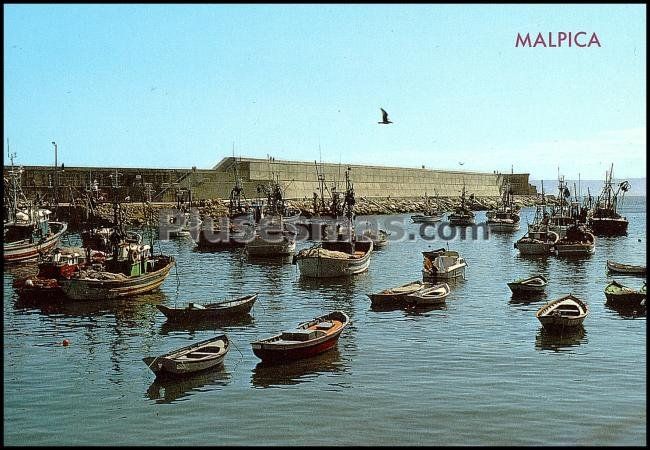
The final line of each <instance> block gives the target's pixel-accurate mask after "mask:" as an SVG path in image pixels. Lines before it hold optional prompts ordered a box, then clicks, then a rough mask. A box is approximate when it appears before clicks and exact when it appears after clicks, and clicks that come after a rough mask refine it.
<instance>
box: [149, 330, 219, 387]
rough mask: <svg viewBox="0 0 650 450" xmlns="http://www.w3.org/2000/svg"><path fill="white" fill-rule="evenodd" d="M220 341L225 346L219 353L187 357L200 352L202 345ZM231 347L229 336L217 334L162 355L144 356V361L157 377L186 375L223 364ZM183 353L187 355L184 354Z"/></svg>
mask: <svg viewBox="0 0 650 450" xmlns="http://www.w3.org/2000/svg"><path fill="white" fill-rule="evenodd" d="M219 341H221V342H222V344H223V347H222V348H221V349H220V350H219V352H218V353H214V355H209V354H208V355H207V356H206V357H202V356H199V355H196V354H195V357H194V358H188V357H187V356H189V355H191V354H192V353H193V352H200V351H201V347H204V346H206V345H207V344H210V343H215V342H219ZM229 349H230V343H229V341H228V338H227V337H226V336H225V335H222V336H216V337H214V338H212V339H209V340H207V341H203V342H199V343H196V344H193V345H189V346H187V347H183V348H181V349H178V350H175V351H173V352H170V353H167V354H165V355H162V356H148V357H145V358H142V361H144V363H145V364H146V365H147V367H149V368H150V369H151V371H152V372H153V373H155V374H156V376H157V377H164V376H173V377H177V376H184V375H185V376H186V375H193V374H195V373H200V372H205V371H207V370H210V369H213V368H215V367H217V366H219V365H221V364H223V361H224V359H225V357H226V355H227V354H228V350H229ZM183 354H185V355H186V356H182V355H183Z"/></svg>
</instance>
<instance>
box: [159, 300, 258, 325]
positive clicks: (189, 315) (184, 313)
mask: <svg viewBox="0 0 650 450" xmlns="http://www.w3.org/2000/svg"><path fill="white" fill-rule="evenodd" d="M256 299H257V294H253V295H245V296H243V297H239V298H236V299H234V300H226V301H223V302H220V303H208V304H205V305H200V304H198V303H192V302H190V303H189V305H187V306H186V307H185V308H170V307H168V306H165V305H156V308H158V309H159V310H160V312H162V313H163V314H164V315H165V317H167V320H169V321H173V322H200V321H204V320H218V319H221V318H224V317H233V316H240V315H244V314H248V313H249V312H250V310H251V308H252V307H253V304H254V303H255V300H256Z"/></svg>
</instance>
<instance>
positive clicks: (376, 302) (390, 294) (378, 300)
mask: <svg viewBox="0 0 650 450" xmlns="http://www.w3.org/2000/svg"><path fill="white" fill-rule="evenodd" d="M428 286H429V285H428V284H427V283H424V282H422V281H419V280H415V281H410V282H408V283H406V284H403V285H401V286H397V287H393V288H388V289H384V290H383V291H379V292H377V293H375V294H368V297H370V302H371V305H372V306H373V307H386V306H395V305H401V304H402V303H405V302H406V301H407V299H406V296H407V295H409V294H413V293H415V292H417V291H419V290H420V289H423V288H425V287H428Z"/></svg>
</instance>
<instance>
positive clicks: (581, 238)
mask: <svg viewBox="0 0 650 450" xmlns="http://www.w3.org/2000/svg"><path fill="white" fill-rule="evenodd" d="M595 250H596V237H595V236H594V235H593V233H591V232H590V231H589V230H588V229H587V228H586V227H585V226H584V225H580V224H575V225H572V226H571V227H569V228H568V229H567V230H566V232H565V235H564V237H563V238H560V239H559V240H558V241H557V242H556V243H555V252H556V254H557V255H558V256H571V255H574V256H581V255H590V254H592V253H594V251H595Z"/></svg>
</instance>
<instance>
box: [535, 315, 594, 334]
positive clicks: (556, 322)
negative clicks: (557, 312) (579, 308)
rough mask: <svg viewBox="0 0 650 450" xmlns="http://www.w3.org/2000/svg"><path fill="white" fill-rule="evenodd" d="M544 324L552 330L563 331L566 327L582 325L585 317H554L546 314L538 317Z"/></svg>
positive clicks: (573, 327) (571, 327)
mask: <svg viewBox="0 0 650 450" xmlns="http://www.w3.org/2000/svg"><path fill="white" fill-rule="evenodd" d="M538 319H539V321H540V323H541V324H542V326H543V327H544V328H545V329H547V330H551V331H562V330H566V329H575V328H578V327H580V326H582V323H583V322H584V320H585V318H584V317H579V318H566V317H552V316H544V317H539V318H538Z"/></svg>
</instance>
